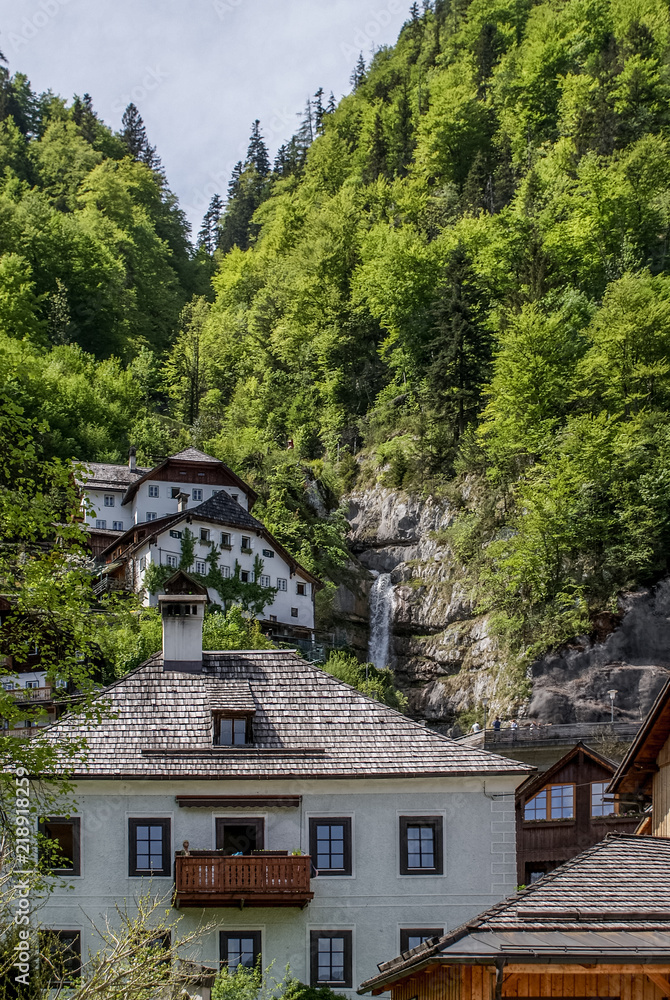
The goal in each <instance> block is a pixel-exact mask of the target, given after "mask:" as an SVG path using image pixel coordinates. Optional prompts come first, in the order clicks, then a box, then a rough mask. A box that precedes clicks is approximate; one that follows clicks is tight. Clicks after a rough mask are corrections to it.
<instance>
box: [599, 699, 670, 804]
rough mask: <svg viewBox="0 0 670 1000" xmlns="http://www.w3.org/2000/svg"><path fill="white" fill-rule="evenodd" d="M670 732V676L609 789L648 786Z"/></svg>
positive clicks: (624, 790)
mask: <svg viewBox="0 0 670 1000" xmlns="http://www.w3.org/2000/svg"><path fill="white" fill-rule="evenodd" d="M669 736H670V680H669V681H668V682H667V684H666V685H665V687H664V688H663V690H662V691H661V692H660V694H659V696H658V698H657V699H656V701H655V702H654V704H653V705H652V706H651V708H650V709H649V714H648V715H647V718H646V719H645V720H644V722H643V723H642V726H641V728H640V731H639V732H638V734H637V736H636V737H635V739H634V740H633V745H632V746H631V748H630V749H629V751H628V753H627V754H626V756H625V757H624V759H623V760H622V761H621V763H620V764H619V767H618V768H617V771H616V774H615V775H614V777H613V778H612V781H611V782H610V784H609V788H608V789H607V790H608V792H637V791H642V790H644V788H645V786H646V785H647V784H648V783H649V782H650V780H651V776H652V775H653V774H654V772H655V771H656V770H657V768H656V758H657V757H658V755H659V753H660V752H661V750H662V748H663V747H664V745H665V743H666V742H667V740H668V737H669Z"/></svg>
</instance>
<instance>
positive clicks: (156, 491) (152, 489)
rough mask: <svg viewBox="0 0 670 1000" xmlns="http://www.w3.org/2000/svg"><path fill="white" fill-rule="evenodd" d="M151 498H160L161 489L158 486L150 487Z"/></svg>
mask: <svg viewBox="0 0 670 1000" xmlns="http://www.w3.org/2000/svg"><path fill="white" fill-rule="evenodd" d="M149 496H150V497H157V496H159V488H158V486H150V487H149Z"/></svg>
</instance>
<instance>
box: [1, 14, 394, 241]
mask: <svg viewBox="0 0 670 1000" xmlns="http://www.w3.org/2000/svg"><path fill="white" fill-rule="evenodd" d="M408 9H409V0H0V50H1V51H2V52H3V53H4V55H5V57H6V58H7V60H8V63H9V68H10V71H11V72H17V71H19V72H22V73H25V74H26V75H27V76H28V77H29V79H30V81H31V83H32V86H33V89H34V90H36V91H38V92H41V91H44V90H48V89H49V88H50V89H51V90H53V91H54V92H56V93H58V94H60V95H61V96H62V97H65V98H67V99H68V101H70V100H71V99H72V96H73V95H74V94H79V95H82V94H84V93H89V94H91V97H92V98H93V106H94V107H95V109H96V111H97V113H98V115H99V116H100V117H101V118H102V119H103V120H104V121H105V122H106V123H107V124H108V125H110V126H111V127H112V128H114V129H118V128H120V124H121V116H122V114H123V111H124V108H125V107H126V105H127V104H128V103H129V102H130V101H133V102H134V103H135V104H136V105H137V107H138V108H139V110H140V113H141V115H142V117H143V118H144V122H145V125H146V128H147V134H148V137H149V141H150V142H151V143H152V145H155V146H156V148H157V152H158V154H159V156H160V157H161V159H162V161H163V165H164V167H165V171H166V174H167V178H168V181H169V184H170V187H171V188H172V190H173V191H175V192H176V194H177V195H178V197H179V201H180V203H181V206H182V208H183V209H184V211H185V212H186V214H187V217H188V219H189V221H190V222H191V224H192V226H193V231H194V236H195V235H196V234H197V231H198V229H199V227H200V223H201V220H202V216H203V215H204V213H205V211H206V210H207V206H208V204H209V201H210V199H211V197H212V195H213V194H214V193H215V192H218V193H219V194H221V195H222V196H223V197H225V194H226V190H227V186H228V180H229V178H230V174H231V171H232V168H233V166H234V164H235V163H236V161H237V160H240V159H244V156H245V153H246V149H247V145H248V139H249V134H250V131H251V123H252V122H253V121H254V119H255V118H259V119H260V121H261V129H262V131H263V134H264V135H265V138H266V142H267V145H268V148H269V150H270V154H271V156H272V157H273V156H274V154H275V152H276V151H277V148H278V147H279V146H280V145H281V143H282V142H284V141H286V140H287V139H289V138H290V136H291V135H292V134H293V133H294V132H295V130H296V128H297V126H298V122H299V118H300V114H301V111H302V109H303V108H304V106H305V102H306V100H307V98H308V96H310V95H313V94H314V92H315V91H316V90H317V89H318V88H319V87H323V89H324V91H325V94H326V97H327V96H328V94H329V93H330V91H331V90H332V91H333V93H334V94H335V97H336V98H337V99H339V98H340V97H341V96H342V95H343V94H345V93H347V92H348V91H349V90H350V84H349V77H350V75H351V71H352V69H353V67H354V64H355V62H356V60H357V58H358V54H359V52H360V51H362V52H363V55H364V56H365V58H366V60H369V57H370V54H371V52H372V51H373V50H374V48H376V47H378V46H380V45H387V44H393V42H395V40H396V38H397V35H398V32H399V30H400V28H401V26H402V24H403V21H404V20H405V19H406V18H407V14H408Z"/></svg>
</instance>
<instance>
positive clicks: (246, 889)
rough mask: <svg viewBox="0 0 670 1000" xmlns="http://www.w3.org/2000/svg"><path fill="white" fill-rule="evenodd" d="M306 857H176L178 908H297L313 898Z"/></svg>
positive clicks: (209, 853) (210, 854)
mask: <svg viewBox="0 0 670 1000" xmlns="http://www.w3.org/2000/svg"><path fill="white" fill-rule="evenodd" d="M310 869H311V862H310V859H309V857H305V856H303V855H301V856H299V857H272V856H269V857H262V856H258V857H255V856H253V855H251V856H244V857H228V856H225V855H223V854H221V853H220V852H218V851H193V852H192V853H191V854H188V855H185V854H181V853H179V854H177V855H176V857H175V902H176V905H177V906H178V907H180V906H239V907H240V909H241V908H242V907H243V906H300V907H304V906H306V905H307V903H309V901H310V899H312V898H313V896H314V893H313V892H311V891H310Z"/></svg>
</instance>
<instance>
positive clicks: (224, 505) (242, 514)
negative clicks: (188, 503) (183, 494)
mask: <svg viewBox="0 0 670 1000" xmlns="http://www.w3.org/2000/svg"><path fill="white" fill-rule="evenodd" d="M189 515H191V517H199V518H202V519H203V520H209V521H220V522H221V524H226V525H228V524H229V525H232V526H234V527H238V528H250V529H251V530H252V531H265V530H266V529H265V526H264V525H263V524H261V522H260V521H257V520H256V518H255V517H252V515H251V514H250V513H249V512H248V511H246V510H245V509H244V507H242V506H241V504H239V503H238V502H237V500H233V499H232V497H230V496H228V494H227V493H226V491H225V490H220V491H219V492H218V493H215V494H214V496H213V497H210V498H209V499H208V500H204V501H203V503H199V504H198V506H197V507H191V509H190V510H188V509H187V510H186V511H183V512H182V513H181V514H180V515H179V520H181V519H182V518H183V517H188V516H189Z"/></svg>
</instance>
